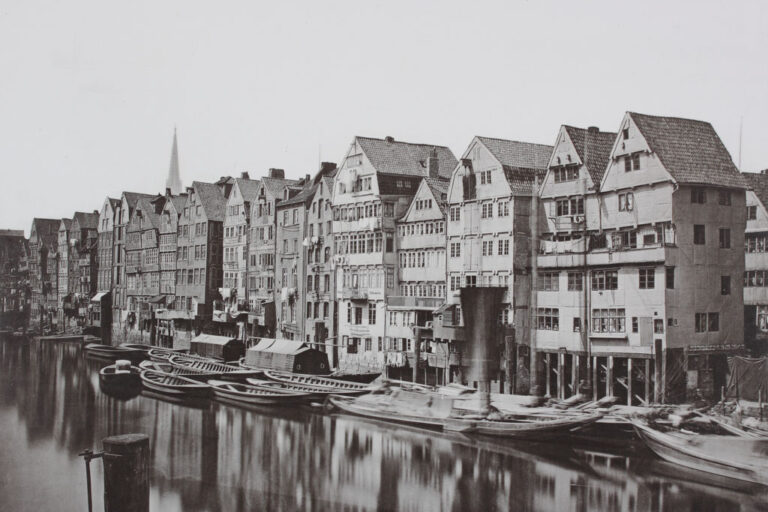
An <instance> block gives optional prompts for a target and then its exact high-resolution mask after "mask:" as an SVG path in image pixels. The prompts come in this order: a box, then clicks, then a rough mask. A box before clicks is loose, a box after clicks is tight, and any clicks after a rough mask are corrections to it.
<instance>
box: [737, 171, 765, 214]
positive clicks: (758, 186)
mask: <svg viewBox="0 0 768 512" xmlns="http://www.w3.org/2000/svg"><path fill="white" fill-rule="evenodd" d="M742 176H743V177H744V179H745V180H746V182H747V186H748V187H749V188H750V189H751V190H752V191H753V192H754V193H755V195H756V196H757V198H758V199H759V200H760V202H761V203H763V206H764V207H765V208H766V209H768V174H763V173H757V172H745V173H742Z"/></svg>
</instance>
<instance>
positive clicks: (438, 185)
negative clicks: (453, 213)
mask: <svg viewBox="0 0 768 512" xmlns="http://www.w3.org/2000/svg"><path fill="white" fill-rule="evenodd" d="M424 181H425V182H426V184H427V186H428V187H429V190H431V191H432V195H433V196H434V198H435V201H436V202H437V206H438V207H439V208H440V210H441V211H442V212H443V213H445V212H446V208H447V207H448V185H450V183H451V181H450V180H447V179H435V178H425V179H424Z"/></svg>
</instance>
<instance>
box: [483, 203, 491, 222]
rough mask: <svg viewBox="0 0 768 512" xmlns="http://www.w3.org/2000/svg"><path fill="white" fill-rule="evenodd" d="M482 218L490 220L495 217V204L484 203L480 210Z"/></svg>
mask: <svg viewBox="0 0 768 512" xmlns="http://www.w3.org/2000/svg"><path fill="white" fill-rule="evenodd" d="M480 217H481V218H483V219H489V218H491V217H493V203H483V204H482V206H481V210H480Z"/></svg>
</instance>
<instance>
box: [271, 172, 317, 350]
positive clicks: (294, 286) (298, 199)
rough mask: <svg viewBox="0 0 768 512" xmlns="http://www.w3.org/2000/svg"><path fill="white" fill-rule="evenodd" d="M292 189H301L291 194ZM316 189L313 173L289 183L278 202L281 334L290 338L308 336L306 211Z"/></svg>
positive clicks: (277, 269) (279, 317) (276, 241)
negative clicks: (292, 184)
mask: <svg viewBox="0 0 768 512" xmlns="http://www.w3.org/2000/svg"><path fill="white" fill-rule="evenodd" d="M292 190H298V193H296V194H295V195H293V197H291V192H292ZM313 192H314V190H313V187H312V185H311V183H310V181H309V175H307V176H306V177H305V179H303V180H301V181H300V182H299V183H297V187H296V188H295V189H293V187H286V188H285V189H284V199H283V200H282V201H278V202H277V205H276V220H277V225H276V227H277V231H276V233H277V237H276V240H275V246H276V254H275V276H276V277H277V280H278V283H277V288H278V296H277V297H276V298H275V313H276V315H277V318H276V319H277V334H276V336H277V337H280V338H284V339H288V340H304V327H305V322H304V313H305V297H306V294H305V292H306V289H305V286H306V283H305V273H306V265H305V262H306V261H307V258H306V253H307V251H308V250H309V247H310V241H309V240H308V239H307V231H308V228H307V223H306V212H307V205H308V203H309V201H310V200H311V197H312V194H313Z"/></svg>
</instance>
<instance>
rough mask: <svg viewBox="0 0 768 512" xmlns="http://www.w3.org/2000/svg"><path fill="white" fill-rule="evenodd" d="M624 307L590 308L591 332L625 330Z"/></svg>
mask: <svg viewBox="0 0 768 512" xmlns="http://www.w3.org/2000/svg"><path fill="white" fill-rule="evenodd" d="M624 314H625V312H624V308H608V309H593V310H592V331H593V332H607V333H612V332H625V325H624V324H625V318H624Z"/></svg>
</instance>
